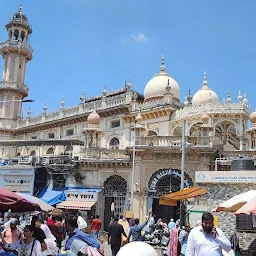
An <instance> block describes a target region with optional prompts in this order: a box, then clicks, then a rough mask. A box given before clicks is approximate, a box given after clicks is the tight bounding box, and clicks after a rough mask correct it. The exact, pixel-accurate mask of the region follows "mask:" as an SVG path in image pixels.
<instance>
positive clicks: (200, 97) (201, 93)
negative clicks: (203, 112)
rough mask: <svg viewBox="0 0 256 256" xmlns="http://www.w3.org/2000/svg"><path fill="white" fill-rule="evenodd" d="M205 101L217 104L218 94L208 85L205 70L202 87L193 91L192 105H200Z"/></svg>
mask: <svg viewBox="0 0 256 256" xmlns="http://www.w3.org/2000/svg"><path fill="white" fill-rule="evenodd" d="M205 103H215V104H219V98H218V95H217V94H216V93H215V92H214V91H213V90H212V89H210V88H209V87H208V81H207V78H206V72H204V81H203V86H202V88H201V89H200V90H198V92H196V93H195V95H194V96H193V99H192V104H193V105H202V104H205Z"/></svg>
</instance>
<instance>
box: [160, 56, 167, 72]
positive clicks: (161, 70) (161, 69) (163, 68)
mask: <svg viewBox="0 0 256 256" xmlns="http://www.w3.org/2000/svg"><path fill="white" fill-rule="evenodd" d="M165 70H166V67H165V65H164V55H162V63H161V67H160V74H165Z"/></svg>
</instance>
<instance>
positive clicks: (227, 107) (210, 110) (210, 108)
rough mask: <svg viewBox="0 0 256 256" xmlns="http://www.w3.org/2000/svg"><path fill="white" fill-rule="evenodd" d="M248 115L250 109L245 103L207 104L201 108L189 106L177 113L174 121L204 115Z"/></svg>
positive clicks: (200, 106)
mask: <svg viewBox="0 0 256 256" xmlns="http://www.w3.org/2000/svg"><path fill="white" fill-rule="evenodd" d="M205 113H207V114H246V115H248V117H249V114H250V107H249V106H248V105H247V104H243V103H229V104H217V105H216V104H212V103H207V104H203V105H199V106H193V105H192V106H188V107H184V108H182V109H178V110H177V111H176V115H175V117H173V120H179V119H184V118H189V117H193V116H202V115H203V114H205Z"/></svg>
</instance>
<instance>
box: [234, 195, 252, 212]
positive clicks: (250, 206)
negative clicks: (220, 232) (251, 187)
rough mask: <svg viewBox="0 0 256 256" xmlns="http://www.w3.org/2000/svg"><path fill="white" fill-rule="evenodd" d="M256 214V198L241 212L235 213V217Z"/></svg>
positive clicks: (245, 205) (241, 209) (242, 208)
mask: <svg viewBox="0 0 256 256" xmlns="http://www.w3.org/2000/svg"><path fill="white" fill-rule="evenodd" d="M252 213H253V214H256V197H254V198H253V199H251V200H250V201H249V202H248V203H246V204H244V205H243V206H242V207H241V208H240V209H239V210H237V211H236V212H235V215H239V214H247V215H250V214H252Z"/></svg>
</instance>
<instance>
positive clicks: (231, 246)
mask: <svg viewBox="0 0 256 256" xmlns="http://www.w3.org/2000/svg"><path fill="white" fill-rule="evenodd" d="M155 225H161V226H162V227H163V228H164V229H167V230H168V232H169V238H168V239H169V241H168V243H167V244H168V246H167V249H166V255H167V256H179V255H181V256H195V255H200V256H201V255H202V256H204V255H207V256H222V255H240V249H239V241H238V238H237V235H236V233H235V232H232V234H231V237H230V239H228V238H227V237H226V236H225V234H224V233H223V231H222V230H221V229H220V228H218V227H214V218H213V215H212V214H211V213H209V212H205V213H204V214H203V215H202V219H201V220H198V222H197V224H196V226H195V227H193V228H192V227H191V226H190V224H189V223H187V224H186V225H185V226H183V227H181V226H180V220H177V221H176V222H175V221H174V219H170V222H169V223H167V222H166V221H165V220H162V219H158V220H157V221H156V220H155V216H154V214H152V215H151V217H148V216H147V217H146V221H145V222H143V223H142V224H140V223H139V219H137V218H135V219H131V220H129V219H128V220H126V219H125V218H123V216H120V217H119V216H118V215H115V216H114V221H113V222H112V223H111V224H110V226H109V233H108V243H109V244H110V246H111V250H112V256H116V255H118V256H119V254H118V252H119V250H120V248H121V246H122V245H125V244H126V243H128V242H135V241H145V237H144V235H143V234H144V233H145V232H153V231H152V230H153V228H152V227H153V226H155ZM162 245H163V243H162Z"/></svg>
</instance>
